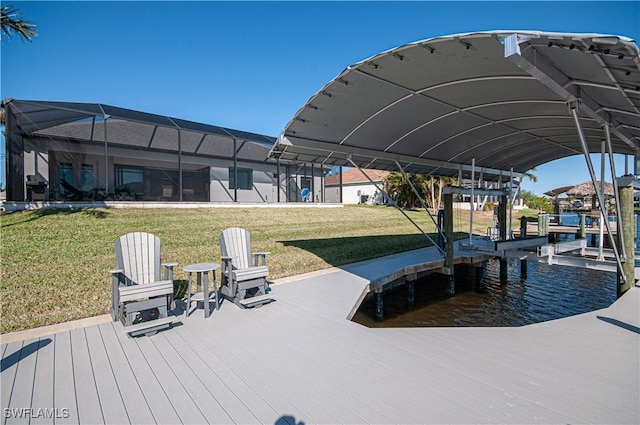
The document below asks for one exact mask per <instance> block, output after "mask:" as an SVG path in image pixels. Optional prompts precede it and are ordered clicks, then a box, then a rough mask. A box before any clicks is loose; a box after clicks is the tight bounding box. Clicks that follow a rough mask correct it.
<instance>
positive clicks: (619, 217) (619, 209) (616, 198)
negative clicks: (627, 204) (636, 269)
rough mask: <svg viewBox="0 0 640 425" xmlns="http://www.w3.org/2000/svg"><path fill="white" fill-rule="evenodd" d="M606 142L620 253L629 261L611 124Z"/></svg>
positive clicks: (607, 130) (606, 126)
mask: <svg viewBox="0 0 640 425" xmlns="http://www.w3.org/2000/svg"><path fill="white" fill-rule="evenodd" d="M604 136H605V142H606V144H607V151H608V152H609V168H610V170H609V171H610V172H611V182H612V183H613V199H614V202H615V206H616V220H617V223H618V240H619V241H620V247H621V248H620V255H621V256H622V258H623V260H624V261H627V251H626V249H625V245H626V244H625V242H624V240H625V237H626V235H625V232H622V231H621V230H620V229H621V228H622V224H621V223H622V207H621V206H620V191H619V188H618V180H617V179H616V164H615V161H614V159H613V146H612V145H611V132H610V131H609V125H605V126H604Z"/></svg>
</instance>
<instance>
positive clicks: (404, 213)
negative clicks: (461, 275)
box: [347, 155, 446, 256]
mask: <svg viewBox="0 0 640 425" xmlns="http://www.w3.org/2000/svg"><path fill="white" fill-rule="evenodd" d="M347 161H349V163H351V165H353V166H354V167H355V168H357V169H358V171H360V173H362V175H363V176H364V177H365V178H366V179H367V180H369V183H371V184H372V185H374V186H375V188H376V189H377V190H378V191H380V193H384V195H385V196H386V197H387V198H388V199H389V200H390V201H391V204H392V205H393V206H394V207H396V208H397V209H398V211H400V212H401V213H402V215H404V216H405V218H406V219H407V220H409V221H410V222H411V224H413V225H414V226H415V227H416V229H418V230H419V231H420V233H422V235H423V236H424V237H426V238H427V239H429V241H430V242H431V243H432V244H433V245H434V246H435V247H436V248H438V251H440V253H441V254H442V255H444V256H446V253H445V252H444V250H443V249H442V248H440V246H439V245H438V243H437V242H435V241H434V240H433V239H431V236H429V235H427V234H426V233H425V231H424V230H422V228H421V227H420V226H419V225H418V223H416V222H415V221H413V220H412V219H411V217H409V216H408V215H407V213H406V212H404V211H403V210H402V208H400V206H399V205H398V203H397V202H396V201H394V200H393V199H392V198H391V197H390V196H389V194H388V193H387V191H386V190H384V189H382V188H381V187H380V186H379V185H378V183H376V182H374V181H373V180H372V179H371V177H369V176H368V175H367V173H365V172H364V170H362V168H360V167H359V166H358V164H356V163H355V162H353V160H352V159H351V155H349V156H347Z"/></svg>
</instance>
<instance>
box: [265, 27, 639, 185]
mask: <svg viewBox="0 0 640 425" xmlns="http://www.w3.org/2000/svg"><path fill="white" fill-rule="evenodd" d="M572 102H573V104H574V105H575V106H577V107H578V111H579V113H578V117H579V123H580V126H581V128H582V129H583V132H584V135H585V138H586V143H587V146H588V147H589V150H590V151H591V152H600V143H601V140H603V139H604V137H605V135H604V131H603V128H602V127H603V126H605V125H608V126H609V128H610V132H611V143H612V148H613V151H614V152H615V153H620V154H628V155H638V152H639V150H640V59H639V52H638V46H637V44H636V42H635V41H634V40H632V39H629V38H626V37H622V36H615V35H599V34H565V33H547V32H537V31H490V32H479V33H468V34H458V35H452V36H446V37H436V38H431V39H426V40H422V41H418V42H415V43H411V44H407V45H404V46H400V47H397V48H395V49H392V50H389V51H386V52H383V53H380V54H378V55H375V56H373V57H371V58H369V59H366V60H364V61H362V62H358V63H356V64H354V65H351V66H349V67H347V68H346V69H345V70H344V71H343V72H342V73H340V75H338V76H337V77H336V78H334V79H333V80H332V81H330V82H329V83H328V84H327V85H326V86H324V87H323V88H322V89H320V91H318V92H317V93H316V94H315V95H314V96H312V97H311V98H310V99H309V101H308V102H307V103H306V104H305V105H304V106H303V107H302V108H301V109H300V110H299V111H298V112H297V113H296V115H295V116H294V117H293V119H292V120H291V121H290V122H289V123H288V124H287V126H286V127H285V129H284V131H283V132H282V134H281V135H280V137H279V138H278V140H277V142H276V144H275V146H274V148H273V149H272V151H271V155H272V156H274V157H279V158H281V159H283V160H295V161H304V162H319V163H325V164H330V165H347V166H351V162H350V161H349V160H348V156H349V155H351V160H352V161H353V162H355V163H356V164H357V165H358V166H359V167H362V168H376V169H383V170H397V165H396V161H398V162H399V163H400V164H401V165H402V167H403V168H404V170H405V171H406V172H413V173H422V174H433V175H439V176H455V177H458V176H459V175H460V172H461V173H462V176H463V177H464V178H469V177H470V175H471V163H472V159H475V164H476V170H475V171H476V173H482V175H483V178H484V179H485V180H491V179H493V180H498V179H499V177H498V176H500V175H502V176H506V175H508V174H509V172H508V171H507V170H510V169H511V167H513V171H514V173H515V174H514V176H515V177H519V176H520V175H521V173H524V172H526V171H528V170H530V169H532V168H534V167H536V166H538V165H541V164H544V163H546V162H549V161H553V160H556V159H559V158H563V157H567V156H572V155H577V154H582V153H583V150H582V147H581V142H580V140H579V137H578V135H577V133H576V126H575V123H574V120H573V117H572V113H571V112H570V110H569V107H568V105H569V104H570V103H572Z"/></svg>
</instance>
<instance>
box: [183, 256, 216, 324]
mask: <svg viewBox="0 0 640 425" xmlns="http://www.w3.org/2000/svg"><path fill="white" fill-rule="evenodd" d="M219 268H220V264H218V263H198V264H189V265H188V266H185V267H184V269H183V270H184V271H185V272H187V273H189V286H188V287H187V308H186V310H185V312H184V314H185V316H189V314H190V313H191V303H192V302H193V301H196V308H198V305H197V303H198V302H202V304H203V307H204V317H205V318H208V317H209V314H210V311H209V303H210V302H211V301H212V299H213V300H214V301H215V309H216V310H217V309H218V308H219V302H220V297H219V296H218V290H219V288H218V283H217V281H216V270H217V269H219ZM209 272H211V273H212V274H213V291H209ZM193 273H195V274H196V279H197V286H196V293H195V294H193V295H191V282H192V279H193ZM203 275H204V279H203ZM202 283H204V288H203V287H202ZM205 294H207V295H206V298H205ZM194 310H195V309H194Z"/></svg>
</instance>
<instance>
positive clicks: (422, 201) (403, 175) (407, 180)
mask: <svg viewBox="0 0 640 425" xmlns="http://www.w3.org/2000/svg"><path fill="white" fill-rule="evenodd" d="M395 163H396V166H397V167H398V169H399V170H400V172H401V173H402V177H404V181H406V182H407V183H408V184H409V186H410V187H411V190H413V193H415V194H416V196H417V197H418V200H419V201H420V205H421V206H422V208H424V210H425V211H426V212H427V214H428V215H429V218H430V219H431V221H432V222H433V224H434V226H436V229H437V230H438V233H440V236H442V237H443V238H444V241H445V243H446V242H447V237H446V236H445V234H444V232H443V231H442V229H441V228H440V226H438V223H437V222H436V220H435V219H434V218H433V215H431V212H430V211H429V208H427V205H426V204H425V203H424V200H423V199H422V196H421V195H420V193H419V192H418V189H416V187H415V186H414V185H413V183H411V180H409V176H408V175H407V173H406V172H405V171H404V168H402V166H401V165H400V163H399V162H398V161H395Z"/></svg>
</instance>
